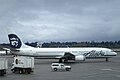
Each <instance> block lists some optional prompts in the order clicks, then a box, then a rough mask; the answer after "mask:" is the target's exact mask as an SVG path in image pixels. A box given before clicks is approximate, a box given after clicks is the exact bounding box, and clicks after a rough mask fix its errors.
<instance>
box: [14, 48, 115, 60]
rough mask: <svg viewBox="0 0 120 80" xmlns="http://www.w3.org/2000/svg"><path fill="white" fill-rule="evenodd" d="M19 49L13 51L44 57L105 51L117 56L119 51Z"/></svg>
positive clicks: (105, 49) (101, 49)
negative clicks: (67, 53)
mask: <svg viewBox="0 0 120 80" xmlns="http://www.w3.org/2000/svg"><path fill="white" fill-rule="evenodd" d="M17 50H18V51H17V52H16V51H15V52H12V53H14V54H17V55H23V56H33V57H43V58H60V57H61V56H63V55H64V54H65V53H66V52H69V53H71V54H73V55H75V56H79V55H83V54H85V53H90V52H96V53H97V54H99V53H101V52H102V53H104V55H105V56H115V55H117V53H115V52H113V51H112V50H111V49H107V48H21V49H17Z"/></svg>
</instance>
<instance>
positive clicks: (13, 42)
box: [8, 34, 22, 48]
mask: <svg viewBox="0 0 120 80" xmlns="http://www.w3.org/2000/svg"><path fill="white" fill-rule="evenodd" d="M8 37H9V41H10V46H11V47H12V48H20V47H21V45H22V44H21V41H20V39H19V38H18V37H17V35H15V34H9V35H8Z"/></svg>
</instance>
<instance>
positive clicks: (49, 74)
mask: <svg viewBox="0 0 120 80" xmlns="http://www.w3.org/2000/svg"><path fill="white" fill-rule="evenodd" d="M117 53H118V55H117V56H116V57H113V58H110V59H109V61H108V62H106V61H105V59H87V60H86V61H84V62H73V61H71V62H69V63H66V65H70V66H71V68H72V70H71V71H57V72H54V71H52V70H51V63H53V62H58V60H54V59H53V60H52V59H50V60H49V59H35V69H34V72H33V73H32V74H15V73H12V72H11V66H12V65H11V63H12V62H13V57H12V56H2V57H5V58H7V59H8V70H7V74H6V75H5V76H0V80H120V52H117Z"/></svg>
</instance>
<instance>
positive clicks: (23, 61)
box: [11, 56, 34, 74]
mask: <svg viewBox="0 0 120 80" xmlns="http://www.w3.org/2000/svg"><path fill="white" fill-rule="evenodd" d="M11 71H12V72H13V73H20V74H30V73H32V72H34V57H26V56H15V57H14V61H13V63H12V68H11Z"/></svg>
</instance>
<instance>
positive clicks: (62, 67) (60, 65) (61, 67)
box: [51, 63, 71, 71]
mask: <svg viewBox="0 0 120 80" xmlns="http://www.w3.org/2000/svg"><path fill="white" fill-rule="evenodd" d="M51 68H52V70H53V71H58V70H66V71H70V70H71V66H66V65H65V64H63V63H52V65H51Z"/></svg>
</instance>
